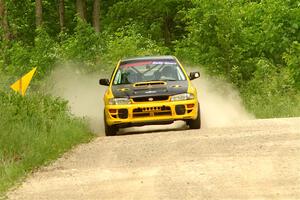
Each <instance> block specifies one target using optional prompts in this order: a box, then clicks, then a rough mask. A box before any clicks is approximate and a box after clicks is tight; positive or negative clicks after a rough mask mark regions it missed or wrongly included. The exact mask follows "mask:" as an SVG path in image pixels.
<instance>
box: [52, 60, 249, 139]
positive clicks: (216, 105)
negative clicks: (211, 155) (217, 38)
mask: <svg viewBox="0 0 300 200" xmlns="http://www.w3.org/2000/svg"><path fill="white" fill-rule="evenodd" d="M79 69H80V68H79V67H78V66H74V65H73V64H65V65H63V66H58V67H56V68H55V70H54V71H53V73H52V75H51V76H50V78H49V80H48V81H47V87H48V91H49V88H50V93H51V94H52V95H54V96H59V97H62V98H64V99H66V100H68V101H69V106H70V109H71V112H72V114H74V115H75V116H78V117H84V118H86V119H87V121H88V122H89V125H90V128H91V130H92V131H93V132H94V133H95V134H97V135H104V126H103V108H104V103H103V95H104V92H105V90H106V87H105V86H100V85H99V84H98V81H99V78H105V77H106V78H108V77H109V76H108V75H107V74H108V72H102V73H94V74H86V73H84V72H82V71H80V70H79ZM193 71H197V70H193ZM193 85H194V86H195V87H196V88H197V90H198V97H199V101H200V104H201V118H202V127H204V128H205V127H206V128H207V127H219V126H231V125H234V124H235V123H236V122H238V121H241V120H248V119H251V118H253V116H252V115H250V114H249V113H247V111H246V110H245V109H244V107H243V105H242V102H241V99H240V97H239V94H238V92H237V91H236V90H235V89H233V87H232V86H231V85H230V84H228V83H225V82H223V81H220V80H216V79H213V78H211V77H209V76H206V75H205V74H204V73H201V78H200V79H197V80H194V81H193ZM184 127H185V123H183V122H176V123H174V124H172V125H164V126H144V127H137V128H128V129H125V130H122V131H121V134H122V133H124V132H125V133H126V132H151V131H159V130H162V129H164V130H173V129H180V128H184Z"/></svg>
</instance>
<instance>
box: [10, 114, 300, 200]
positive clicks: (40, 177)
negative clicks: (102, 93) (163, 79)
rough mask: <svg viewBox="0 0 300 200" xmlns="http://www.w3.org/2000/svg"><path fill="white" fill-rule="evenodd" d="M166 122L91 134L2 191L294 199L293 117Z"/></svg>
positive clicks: (297, 142) (299, 180) (299, 173)
mask: <svg viewBox="0 0 300 200" xmlns="http://www.w3.org/2000/svg"><path fill="white" fill-rule="evenodd" d="M166 128H169V129H167V130H165V128H161V126H159V127H158V128H156V129H155V128H154V129H153V128H151V131H145V128H143V129H142V130H143V132H142V134H141V132H135V133H134V134H128V132H127V133H126V132H125V134H123V135H121V136H116V137H98V138H96V139H95V140H94V141H92V142H90V143H89V144H83V145H80V146H78V147H77V148H75V149H74V150H72V151H71V152H68V153H67V154H65V155H64V156H63V157H62V158H60V159H59V160H57V161H56V162H55V163H53V164H52V165H50V166H48V167H44V168H42V169H40V170H39V171H38V172H36V173H34V174H32V175H31V176H29V177H28V178H27V179H26V181H25V182H24V183H23V184H22V185H20V186H19V188H17V189H16V190H14V191H11V192H10V193H9V194H8V197H9V199H137V200H139V199H180V200H182V199H272V200H273V199H295V200H296V199H297V200H298V199H300V118H291V119H268V120H250V121H245V122H243V123H239V124H236V125H235V126H231V127H223V128H221V127H219V128H203V129H201V130H184V127H181V128H178V129H172V128H170V126H169V127H166ZM134 130H135V131H138V130H139V129H134Z"/></svg>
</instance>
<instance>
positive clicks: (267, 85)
mask: <svg viewBox="0 0 300 200" xmlns="http://www.w3.org/2000/svg"><path fill="white" fill-rule="evenodd" d="M257 66H258V70H256V71H255V73H254V78H253V79H252V80H251V81H249V82H248V83H247V84H246V85H245V86H244V87H243V88H242V95H243V96H244V101H245V104H246V106H247V108H248V109H249V110H251V111H252V112H254V113H255V114H256V116H257V117H259V118H266V117H267V118H269V117H292V116H299V114H300V102H299V98H300V95H299V93H298V92H297V90H296V88H295V80H294V79H293V70H291V69H289V68H278V67H275V66H274V65H273V64H272V63H270V62H269V61H268V60H260V61H258V64H257Z"/></svg>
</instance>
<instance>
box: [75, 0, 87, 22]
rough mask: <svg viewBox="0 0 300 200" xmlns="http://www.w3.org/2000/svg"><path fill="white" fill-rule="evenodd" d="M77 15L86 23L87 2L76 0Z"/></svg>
mask: <svg viewBox="0 0 300 200" xmlns="http://www.w3.org/2000/svg"><path fill="white" fill-rule="evenodd" d="M76 10H77V15H78V17H80V18H81V19H82V20H84V21H86V0H76Z"/></svg>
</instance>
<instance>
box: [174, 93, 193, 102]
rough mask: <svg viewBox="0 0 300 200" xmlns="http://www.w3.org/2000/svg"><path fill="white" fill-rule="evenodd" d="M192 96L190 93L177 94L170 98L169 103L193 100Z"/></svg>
mask: <svg viewBox="0 0 300 200" xmlns="http://www.w3.org/2000/svg"><path fill="white" fill-rule="evenodd" d="M194 98H195V97H194V95H193V94H190V93H183V94H177V95H174V96H172V97H171V101H184V100H191V99H194Z"/></svg>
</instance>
